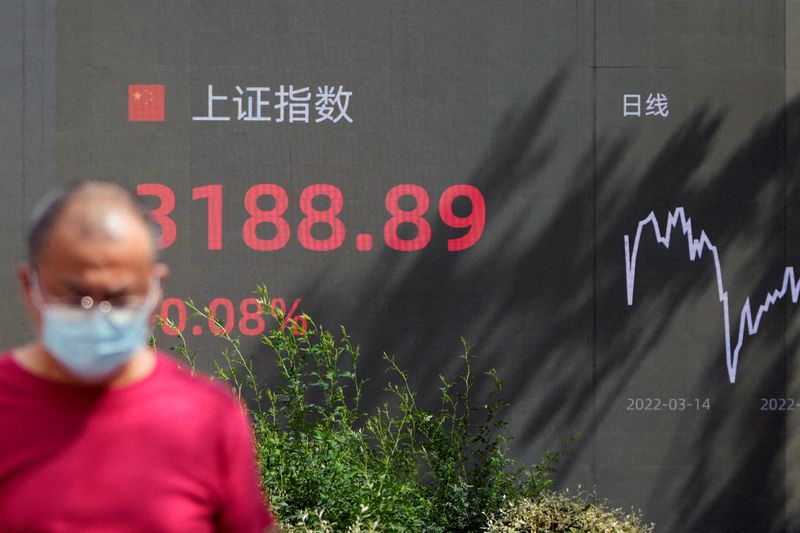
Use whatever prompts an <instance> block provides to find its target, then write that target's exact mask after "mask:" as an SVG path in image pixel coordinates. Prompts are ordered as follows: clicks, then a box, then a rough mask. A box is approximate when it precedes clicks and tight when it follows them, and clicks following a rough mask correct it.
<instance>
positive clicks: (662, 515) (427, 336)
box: [303, 68, 800, 531]
mask: <svg viewBox="0 0 800 533" xmlns="http://www.w3.org/2000/svg"><path fill="white" fill-rule="evenodd" d="M571 75H572V74H571V73H570V72H569V71H568V70H567V69H566V68H564V69H562V70H560V71H559V72H558V73H557V74H555V75H554V76H553V77H552V78H551V79H550V80H549V81H548V82H547V83H546V84H545V85H544V86H543V87H542V88H541V89H539V90H538V91H537V92H536V94H535V95H534V96H533V97H532V98H531V99H530V101H529V102H528V104H527V106H526V107H525V109H524V111H522V112H521V113H520V112H519V110H518V109H514V110H510V111H509V112H508V113H507V114H506V116H505V117H504V118H503V120H502V121H501V122H500V123H499V124H498V126H497V128H496V131H495V135H494V139H493V141H492V143H491V145H490V147H489V148H488V150H487V153H486V154H485V155H484V156H483V157H482V159H481V162H480V163H479V164H478V165H476V168H475V170H474V172H473V173H472V175H471V176H470V179H469V180H468V182H469V183H470V184H472V185H474V186H475V187H477V188H478V189H479V190H481V191H482V193H483V195H484V197H485V198H486V201H487V228H486V232H485V234H484V235H483V237H482V239H481V240H480V242H479V243H478V244H477V245H476V246H475V247H474V248H473V249H470V250H467V251H465V252H461V254H463V255H462V257H459V258H454V257H453V255H452V254H450V255H448V254H447V253H446V252H436V250H440V251H441V250H446V242H445V241H446V238H447V236H448V235H449V236H450V237H452V236H453V235H452V233H448V232H452V230H451V229H449V228H447V227H445V226H444V225H443V224H442V223H440V222H434V223H432V226H433V232H432V233H433V238H432V241H431V243H430V245H429V246H428V248H427V250H426V252H425V254H417V255H414V254H410V255H409V254H406V255H404V254H402V253H400V252H395V251H392V250H386V251H384V252H382V256H380V257H379V259H378V260H377V261H375V265H376V266H375V269H374V271H373V272H372V273H371V275H370V277H369V279H367V280H365V281H364V286H363V289H362V290H361V291H360V292H359V293H358V295H357V296H356V298H359V300H358V301H356V302H355V303H354V304H352V305H350V306H349V307H350V308H351V309H357V310H359V309H370V310H372V312H371V313H369V314H368V315H366V316H365V315H364V314H363V313H361V312H357V311H354V312H352V313H347V312H342V311H341V309H338V308H337V306H336V305H335V303H331V302H336V301H337V298H340V295H338V294H337V292H336V287H332V286H331V285H330V283H329V280H322V279H320V280H317V282H316V283H315V284H313V285H310V286H308V287H305V288H304V290H303V293H304V294H307V295H314V296H313V302H314V303H313V304H312V305H311V308H313V309H315V310H317V311H316V313H318V314H319V315H321V316H333V317H336V319H337V321H339V322H340V323H342V324H345V325H347V326H348V329H349V330H350V332H351V333H352V334H353V337H354V340H355V341H356V342H358V343H359V344H360V345H361V347H362V349H363V352H364V354H365V355H364V357H363V359H362V361H363V363H362V366H361V371H362V377H365V378H368V379H369V380H370V383H369V384H368V387H367V388H366V389H365V395H364V401H363V405H365V406H370V405H379V404H381V403H382V402H383V401H384V400H386V399H387V396H386V394H385V392H384V391H382V387H383V385H384V384H385V383H386V381H387V379H388V377H387V375H386V374H385V372H384V370H385V365H384V364H383V362H382V361H381V359H380V357H379V355H378V354H380V353H382V352H384V351H385V352H388V353H394V354H397V356H398V361H399V363H400V365H401V366H402V367H404V368H407V369H409V370H410V373H411V376H410V377H411V384H412V387H413V388H414V389H415V390H417V391H419V401H420V403H421V404H423V405H427V406H430V407H431V408H436V407H437V406H438V388H439V387H440V385H441V383H440V380H439V375H440V374H441V375H444V376H453V375H455V374H456V373H457V372H458V371H459V370H460V368H461V367H460V363H459V361H458V358H457V355H458V354H459V346H460V345H459V342H458V337H459V336H464V337H466V338H467V339H468V340H470V341H471V342H473V343H474V344H475V345H476V348H475V350H476V351H475V353H476V354H478V356H479V359H478V361H477V365H478V367H479V368H478V370H486V369H488V368H492V367H494V368H496V369H497V370H498V373H499V375H500V376H501V377H502V378H503V380H504V388H503V393H502V396H503V397H504V398H505V399H507V400H509V401H510V402H511V407H510V411H509V412H510V415H511V417H512V425H511V430H512V432H513V433H514V434H515V440H514V441H512V443H511V449H512V453H513V455H514V456H515V457H517V458H518V459H520V460H521V461H524V462H527V463H531V462H534V461H537V460H538V458H539V457H540V456H541V453H542V452H543V451H544V450H545V449H546V448H552V447H555V446H557V444H558V441H559V440H560V439H563V438H565V437H567V436H568V435H569V433H570V429H571V428H577V429H578V430H579V431H580V432H581V433H582V436H581V438H580V439H579V441H578V442H577V443H576V445H575V446H574V453H573V454H572V456H571V457H568V458H567V459H565V460H564V462H563V463H562V465H561V468H560V471H559V473H558V479H565V480H570V481H578V482H582V483H583V484H584V486H587V485H596V486H597V490H598V492H599V494H600V495H601V496H603V497H610V498H611V500H612V503H613V504H615V505H620V506H623V507H626V506H629V505H634V506H637V507H642V509H643V510H644V511H645V518H646V519H647V520H652V521H655V522H656V523H657V524H658V526H659V529H661V530H663V531H713V530H717V531H719V530H725V531H755V530H768V531H785V530H787V529H786V528H787V527H790V525H789V522H790V520H789V519H788V518H787V516H788V514H787V513H785V512H784V508H785V507H786V492H785V489H784V486H785V484H786V481H787V480H786V475H788V474H786V475H784V470H783V467H784V466H785V465H784V453H785V439H786V437H787V434H786V427H785V424H784V419H783V418H782V417H780V416H774V417H764V416H763V414H762V413H760V412H759V411H758V409H757V407H758V403H757V398H758V397H759V395H760V394H763V391H765V390H770V391H774V394H783V392H781V391H784V389H785V385H786V378H785V376H786V372H785V370H786V366H787V357H788V354H792V353H796V352H797V350H798V348H800V347H799V346H798V342H800V341H799V339H800V336H798V334H797V333H795V334H793V335H791V336H788V335H786V334H785V333H786V332H787V329H786V323H785V320H784V318H785V316H786V314H785V313H788V315H789V316H791V314H792V309H786V308H785V305H783V308H782V307H781V306H779V307H777V308H775V309H774V310H773V311H772V312H771V313H770V314H769V317H768V318H767V319H766V322H770V324H769V325H767V323H766V322H765V324H764V328H765V329H767V328H768V329H769V331H765V332H763V333H762V334H761V335H760V336H759V339H758V342H759V344H758V346H757V347H755V350H754V347H753V346H750V345H749V344H748V343H749V342H750V340H748V339H746V340H745V348H744V349H743V350H742V356H741V357H742V364H741V368H740V378H739V379H738V380H737V383H736V384H735V385H731V384H729V383H728V379H727V373H726V371H725V363H724V361H725V351H724V336H723V334H722V332H721V331H720V332H719V333H717V332H716V331H714V330H713V327H712V326H709V328H710V329H711V330H712V331H710V332H709V333H708V335H709V338H716V339H718V342H716V344H715V346H716V347H717V348H716V353H705V354H703V355H702V359H701V363H700V370H699V371H698V372H697V373H696V375H694V376H692V379H690V380H687V383H686V384H679V385H680V386H678V385H676V384H675V383H673V385H676V386H674V387H673V388H672V390H671V391H670V390H669V387H663V386H660V387H649V386H647V385H646V384H640V383H637V381H636V380H637V379H641V376H642V375H645V376H646V375H652V373H653V372H655V373H656V374H657V373H658V372H659V370H660V369H668V368H671V369H672V370H673V371H676V368H675V367H677V366H679V365H680V363H679V362H671V361H663V360H661V361H653V357H652V356H648V354H650V353H651V352H652V351H653V350H658V353H663V351H664V346H665V343H666V345H667V346H669V345H670V343H673V342H677V343H678V344H679V343H680V342H690V340H689V341H687V340H686V339H678V340H677V341H675V340H674V339H671V338H667V333H666V332H667V331H675V328H680V326H681V323H682V321H684V320H685V319H686V313H687V311H686V309H685V306H686V305H687V303H688V304H689V305H691V306H694V307H691V310H693V311H692V312H695V313H696V314H697V315H696V320H697V321H703V320H713V324H715V325H716V324H717V323H718V322H719V321H720V320H721V318H720V317H721V307H720V306H719V303H718V302H714V300H709V298H708V295H709V294H710V292H709V291H711V293H713V294H715V290H716V288H715V286H714V285H713V283H714V277H713V263H712V262H711V261H710V259H709V257H710V254H705V255H704V256H703V257H702V258H701V259H700V260H698V261H696V262H689V260H688V249H687V247H686V240H685V237H682V236H678V235H676V236H674V237H673V241H674V244H673V245H672V246H671V248H670V250H668V251H666V250H664V249H663V247H657V246H656V245H655V244H652V246H650V245H648V246H650V247H649V248H646V247H645V246H643V248H642V250H641V254H640V261H641V263H640V265H641V266H640V268H639V270H638V271H637V279H636V290H635V304H634V306H633V307H629V306H628V305H627V303H626V300H625V282H626V280H625V261H624V248H623V235H629V234H632V233H634V232H635V230H636V225H637V223H638V222H639V221H640V220H643V219H644V218H646V217H647V215H648V214H649V213H650V211H651V210H652V211H654V212H655V213H656V214H657V216H658V218H659V221H660V224H661V225H662V227H663V224H664V223H665V221H666V216H667V213H668V212H670V211H672V210H673V209H674V208H675V207H678V206H683V207H685V208H686V211H687V214H688V215H689V216H690V217H691V218H692V220H693V222H694V224H695V225H696V226H695V228H696V232H695V237H697V235H698V234H699V230H700V229H703V230H705V231H706V233H707V234H708V235H709V237H710V238H711V239H712V241H713V243H714V244H715V245H716V246H717V248H718V249H719V250H720V252H721V255H722V261H723V272H726V271H725V270H724V268H725V265H726V263H725V259H726V258H729V257H734V256H735V257H737V258H739V260H740V266H739V268H737V269H736V270H735V271H733V272H734V274H733V275H732V276H730V277H726V278H725V283H726V286H727V288H728V289H730V293H731V294H730V296H731V306H730V308H731V322H732V324H733V323H734V322H737V323H738V312H739V311H738V310H739V309H741V305H742V304H743V302H744V299H745V298H746V297H747V295H748V294H753V295H763V294H766V292H767V291H769V290H774V288H776V287H778V286H779V284H780V278H781V275H782V270H783V266H784V265H785V264H787V263H786V262H787V247H786V246H787V242H788V240H787V239H788V237H789V235H780V233H782V232H783V231H784V229H785V227H786V223H787V220H786V217H785V202H786V198H787V197H786V191H787V187H788V185H789V182H788V176H796V175H797V169H798V159H799V158H800V153H798V150H797V149H796V148H791V149H790V150H787V148H786V147H787V146H788V147H796V146H800V135H798V132H800V127H798V125H797V122H798V115H799V113H798V107H800V101H799V100H798V99H795V100H793V101H792V102H790V103H789V104H788V105H787V106H786V107H785V108H784V109H782V110H781V111H780V112H778V113H777V114H776V115H775V116H773V117H771V118H769V119H768V120H766V121H765V122H764V123H763V124H761V125H760V126H758V127H757V128H756V129H755V131H754V132H753V134H752V136H751V137H750V138H749V139H748V140H747V141H746V142H744V143H742V144H741V145H740V146H737V147H735V149H734V150H732V151H731V152H730V155H729V156H727V160H726V161H724V162H722V163H721V164H715V165H713V166H712V167H711V168H715V169H717V170H712V171H710V172H709V171H708V170H706V169H707V168H709V167H708V154H709V153H710V152H711V151H712V145H713V143H714V142H715V140H716V138H717V136H718V135H719V132H720V130H721V128H722V127H723V125H724V123H725V112H724V111H719V110H712V109H711V108H710V106H702V107H700V108H699V109H697V110H695V111H694V112H693V113H691V114H690V115H689V116H688V117H687V118H686V119H684V120H682V122H680V123H679V124H678V126H677V127H676V128H675V130H674V132H673V133H672V134H670V136H669V138H668V139H667V140H666V141H665V142H663V144H662V145H661V146H660V148H659V150H658V152H657V153H656V154H655V155H654V157H653V158H652V160H651V161H650V162H649V164H647V165H646V167H645V169H644V170H643V171H637V172H636V173H635V174H633V175H627V174H628V172H629V169H628V166H627V164H626V161H625V156H626V154H627V153H628V152H629V151H630V150H633V149H634V145H635V143H636V139H634V138H632V137H631V136H630V135H625V134H619V135H616V136H614V137H612V138H602V139H597V141H596V142H594V143H593V145H592V146H590V147H589V148H588V149H586V151H585V152H584V153H577V152H576V153H575V154H574V161H576V163H575V165H574V171H573V172H572V173H571V175H566V176H559V177H558V178H559V183H558V186H557V187H555V188H554V187H553V181H552V179H548V173H549V172H552V170H553V168H554V164H555V162H556V160H557V159H558V158H559V157H563V154H561V153H560V150H563V149H562V148H561V144H562V141H563V139H561V138H559V137H558V136H557V135H556V134H553V133H552V131H553V124H554V123H555V121H556V120H557V119H558V117H557V116H556V115H555V110H557V109H558V107H559V105H560V104H562V103H563V99H564V98H565V93H566V92H568V90H569V84H570V76H571ZM790 137H791V138H790ZM620 176H622V177H623V178H624V179H617V180H615V179H614V178H615V177H620ZM698 176H702V186H698V181H699V180H698ZM788 188H789V189H790V192H791V195H793V196H794V197H796V196H797V195H798V194H800V191H796V190H795V189H796V187H794V186H793V187H788ZM791 195H790V198H791V197H792V196H791ZM794 203H797V202H794ZM432 205H435V204H434V201H433V200H432ZM765 213H766V214H767V215H768V218H769V221H768V225H767V227H770V228H772V229H773V230H774V231H777V232H778V233H777V234H778V235H779V237H780V238H776V237H775V235H774V234H769V235H763V234H761V235H757V238H754V239H752V241H753V243H754V244H753V245H752V246H749V247H747V248H742V247H740V245H741V242H742V241H741V237H742V235H753V234H759V233H763V230H764V227H765V224H764V222H763V220H762V219H763V217H764V216H765ZM432 218H433V217H431V220H432ZM758 220H762V222H755V221H758ZM648 232H649V233H648ZM789 233H791V232H789ZM643 235H644V237H643V241H645V240H647V239H649V240H650V241H652V242H654V241H655V240H654V239H653V238H652V231H651V230H645V231H644V232H643ZM732 248H733V249H732ZM659 254H663V256H664V259H663V261H661V260H660V259H659ZM798 255H800V254H798ZM797 259H800V257H798V258H797ZM656 261H658V262H659V265H657V266H655V267H653V265H652V264H651V263H652V262H656ZM796 264H799V265H800V261H799V262H796ZM748 273H751V274H752V275H750V276H749V277H748ZM664 275H668V279H661V276H664ZM698 279H700V281H698ZM739 287H744V288H747V289H748V290H751V291H752V292H747V293H746V292H745V291H744V290H740V289H739ZM734 288H736V290H733V289H734ZM754 298H755V297H754ZM756 300H757V298H756ZM419 301H426V302H428V304H427V305H426V307H425V308H424V309H420V308H419V307H418V306H416V304H415V303H414V302H419ZM648 302H649V303H648ZM709 302H710V304H709ZM784 304H785V302H784ZM707 305H711V306H710V307H706V306H707ZM637 307H638V308H637ZM783 311H785V313H784V312H783ZM795 320H800V319H795ZM386 323H390V324H391V325H392V326H391V328H387V327H386V326H385V324H386ZM714 327H716V326H714ZM795 329H800V328H795ZM734 331H735V328H734ZM792 331H793V330H792ZM397 332H402V333H397ZM770 332H774V335H770ZM784 342H785V345H784ZM748 346H750V348H748ZM756 351H757V352H758V354H759V355H758V359H757V364H756V363H752V361H753V360H754V359H753V358H754V354H755V353H756ZM746 359H747V361H749V362H745V360H746ZM647 367H653V368H654V369H655V370H653V369H652V368H651V369H650V370H648V368H647ZM678 370H679V369H678ZM642 372H644V373H643V374H642ZM648 372H650V374H648ZM798 379H800V375H799V376H798ZM698 383H701V384H702V388H701V389H691V387H690V386H689V385H691V384H695V385H696V384H698ZM489 385H490V384H489V380H488V379H487V380H486V381H484V382H482V384H481V387H479V389H478V391H477V398H476V403H478V404H480V403H481V402H483V401H485V400H486V399H487V398H488V394H489V392H490V386H489ZM660 385H663V383H662V384H660ZM623 391H639V394H640V395H641V396H652V395H653V394H672V395H673V396H678V397H681V396H688V395H695V396H698V397H708V398H711V400H712V410H711V412H710V413H702V412H700V413H682V414H681V415H677V414H675V413H660V414H658V415H649V418H647V417H642V416H641V415H636V414H632V415H631V414H628V413H625V396H623V394H624V392H623ZM368 409H369V408H368ZM659 416H660V417H661V418H658V417H659ZM665 439H666V440H667V441H668V442H665ZM653 443H657V444H658V446H657V447H658V449H659V451H658V452H657V453H656V454H655V455H653V454H651V453H650V451H649V450H648V449H647V448H648V446H651V445H652V444H653Z"/></svg>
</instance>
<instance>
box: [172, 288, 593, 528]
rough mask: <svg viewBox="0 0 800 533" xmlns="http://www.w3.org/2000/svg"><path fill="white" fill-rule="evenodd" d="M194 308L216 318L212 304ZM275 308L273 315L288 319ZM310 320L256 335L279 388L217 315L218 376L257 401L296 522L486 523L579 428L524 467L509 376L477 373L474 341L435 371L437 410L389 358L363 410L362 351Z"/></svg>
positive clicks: (268, 455) (270, 467) (264, 463)
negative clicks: (270, 358)
mask: <svg viewBox="0 0 800 533" xmlns="http://www.w3.org/2000/svg"><path fill="white" fill-rule="evenodd" d="M257 294H258V295H259V300H260V302H261V305H262V308H263V309H265V310H270V309H273V308H272V306H271V305H270V303H271V302H270V299H269V295H268V293H267V290H266V288H265V287H263V286H262V287H259V288H258V289H257ZM187 306H188V308H189V309H191V310H192V312H193V313H194V314H195V315H197V316H199V317H203V318H205V319H208V320H215V319H214V317H212V316H211V314H210V311H209V309H208V308H202V309H201V308H198V307H197V306H195V304H194V303H193V302H191V301H187ZM277 315H278V316H277V317H276V318H277V320H278V323H283V322H284V321H285V320H286V319H287V317H285V316H283V315H282V314H280V313H277ZM160 320H161V321H162V322H163V323H166V324H168V325H171V323H170V322H169V321H168V320H167V319H166V318H161V319H160ZM303 320H304V321H305V322H307V329H305V330H304V329H303V328H300V327H299V325H298V324H297V323H296V322H295V321H293V320H292V319H291V318H289V319H288V320H286V321H287V322H288V323H289V325H288V327H285V328H279V327H275V328H273V329H272V330H270V331H269V332H267V334H266V335H264V336H262V338H261V341H262V342H263V343H264V344H265V345H266V346H267V347H268V348H269V349H270V351H271V352H273V353H274V356H275V363H276V366H277V371H278V372H277V373H278V377H279V378H280V379H279V383H278V384H277V385H274V386H264V385H261V384H260V382H259V380H258V378H257V376H256V374H255V371H254V369H253V362H252V359H251V358H250V357H247V356H245V355H244V354H243V353H242V351H241V347H240V343H239V340H238V339H237V338H234V337H231V336H230V335H229V334H228V333H227V332H225V331H224V328H223V325H222V324H220V323H219V322H217V328H216V329H218V330H219V331H220V333H219V336H220V337H221V338H223V339H224V340H225V341H227V348H226V349H225V350H224V351H223V352H222V354H221V358H219V359H216V360H215V361H214V364H215V365H216V373H217V375H218V376H219V377H221V378H222V379H224V380H226V381H227V382H229V383H230V384H231V386H232V387H233V389H234V391H235V392H236V393H237V394H238V395H239V396H240V398H243V399H247V400H248V402H249V405H250V406H251V416H252V418H253V425H254V430H255V436H256V446H257V451H258V457H259V466H260V469H261V474H262V479H263V482H264V485H265V488H266V490H267V492H268V493H269V495H270V503H271V506H272V508H273V510H274V511H275V513H276V514H277V515H278V516H279V517H280V519H281V521H282V523H283V524H284V526H285V527H286V528H287V529H288V530H289V531H349V530H352V531H372V530H375V531H377V530H380V531H404V532H405V531H414V532H417V531H420V532H445V531H463V532H467V531H469V532H471V531H479V530H481V529H482V528H483V527H484V526H485V525H486V520H487V517H488V516H490V515H493V514H494V513H496V512H497V511H498V510H499V509H501V508H503V507H504V506H505V505H506V504H507V503H508V502H510V501H516V500H518V499H520V498H525V497H535V496H537V495H538V494H539V493H541V492H542V491H543V490H544V489H545V488H547V487H548V486H549V485H550V484H551V483H553V479H552V478H553V472H554V469H555V466H556V464H557V463H558V461H559V459H560V458H561V457H562V456H563V455H564V454H566V453H567V451H568V446H569V444H571V443H572V442H573V441H574V439H575V438H577V435H573V436H572V438H571V439H569V440H567V441H565V442H564V443H562V446H561V447H560V448H559V449H558V450H556V451H552V452H548V453H547V454H545V457H544V458H543V460H542V462H540V463H539V464H537V465H534V466H533V467H532V468H528V469H525V468H521V467H519V466H517V465H516V463H515V461H514V460H513V459H512V458H511V457H510V456H509V455H508V453H507V441H508V440H509V436H508V435H507V433H506V431H505V430H506V426H507V422H506V420H505V419H504V418H503V416H502V410H503V408H504V407H505V406H506V404H505V402H503V401H502V400H500V398H499V393H500V391H501V388H502V381H501V379H500V378H499V376H498V375H497V373H496V372H495V371H494V370H491V371H489V372H487V373H486V374H485V375H481V376H479V375H476V373H475V370H474V364H473V362H474V355H473V347H472V345H470V344H469V343H468V342H467V341H465V340H463V339H462V344H463V346H462V348H463V350H462V355H461V361H462V370H461V372H460V374H459V375H458V376H456V377H455V379H448V378H446V377H445V376H439V380H440V386H439V406H438V408H434V409H428V408H425V407H422V406H420V405H419V403H418V401H417V395H416V393H415V392H414V391H413V390H412V388H411V385H410V381H409V375H408V373H407V372H406V371H404V370H403V369H402V368H401V367H400V365H399V364H398V362H397V360H396V358H395V357H393V356H388V355H384V360H385V362H386V364H387V371H388V372H390V374H391V376H392V377H391V378H390V380H389V382H388V385H387V386H386V390H388V391H389V392H391V393H392V397H393V401H391V402H386V403H384V404H383V405H381V406H380V407H379V408H378V409H377V412H375V413H373V414H368V413H366V412H364V410H363V409H362V408H361V407H360V401H361V394H362V390H363V386H364V381H363V380H362V379H360V378H359V377H358V374H357V366H358V360H359V357H360V352H359V349H358V347H357V346H356V345H354V344H353V343H352V341H351V338H350V336H349V335H348V334H347V331H346V330H345V328H344V327H342V328H340V331H339V332H338V334H336V335H334V333H333V332H331V331H330V330H326V329H325V328H323V327H321V326H319V325H317V324H316V323H315V322H314V321H313V320H312V319H311V318H310V317H308V316H307V315H303ZM178 341H179V343H178V346H177V347H176V350H177V351H178V352H179V353H180V354H182V356H183V357H185V358H186V360H187V361H188V362H189V364H190V365H194V363H195V359H194V356H193V355H192V354H191V353H190V351H189V349H188V347H187V346H186V340H185V338H183V337H182V336H179V337H178ZM479 378H488V379H490V380H491V385H492V391H491V393H490V395H489V397H488V401H485V402H483V403H482V404H481V405H475V400H474V391H475V389H476V385H477V381H476V380H477V379H479ZM323 516H324V518H323ZM348 528H350V529H348Z"/></svg>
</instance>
